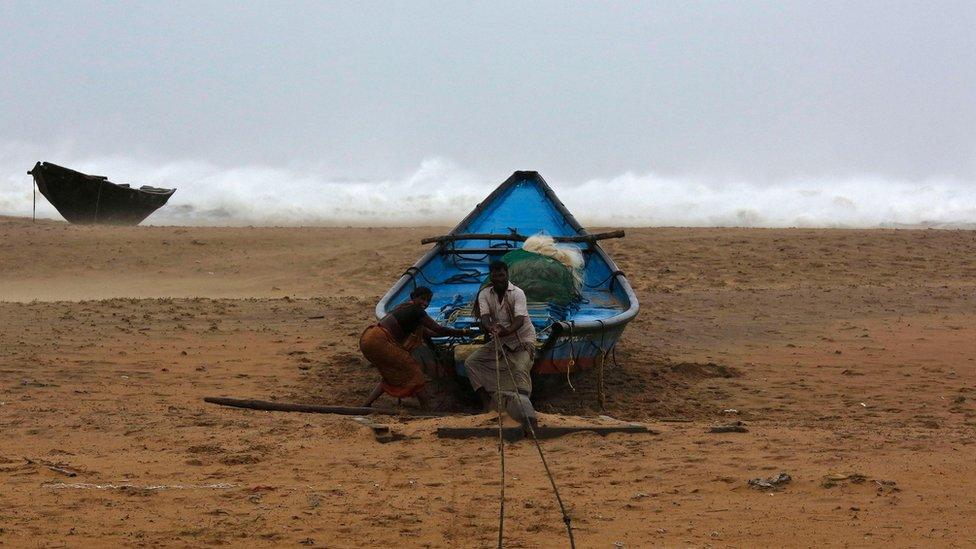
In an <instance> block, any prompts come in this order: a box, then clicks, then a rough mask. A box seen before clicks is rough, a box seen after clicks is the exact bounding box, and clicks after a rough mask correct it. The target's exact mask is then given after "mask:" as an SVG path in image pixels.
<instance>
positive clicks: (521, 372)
mask: <svg viewBox="0 0 976 549" xmlns="http://www.w3.org/2000/svg"><path fill="white" fill-rule="evenodd" d="M488 276H489V280H490V282H491V284H490V285H488V286H486V287H484V288H482V289H481V291H480V292H478V300H477V302H478V311H479V313H478V314H479V318H480V320H481V326H482V329H484V331H485V333H488V334H491V336H492V338H493V339H494V341H489V342H487V343H485V344H484V345H482V346H481V347H480V348H479V349H477V350H476V351H475V352H474V353H472V354H471V355H470V356H468V358H467V359H466V360H465V361H464V366H465V369H466V370H467V373H468V379H469V380H470V381H471V386H472V387H473V388H474V390H475V392H476V393H478V395H479V396H480V397H481V398H482V402H484V403H485V404H488V402H489V399H496V400H498V401H499V402H500V403H501V404H502V408H503V409H504V410H505V411H506V412H507V413H508V415H509V416H511V417H512V418H513V419H515V420H517V421H520V422H521V423H522V424H523V425H525V424H527V423H531V424H533V425H535V423H536V415H535V410H534V409H533V408H532V402H531V401H530V400H529V396H530V395H531V394H532V377H531V376H530V373H529V372H530V370H532V361H533V359H534V358H535V328H534V327H533V326H532V321H531V319H530V318H529V310H528V306H527V303H526V301H525V292H523V291H522V289H521V288H519V287H518V286H516V285H514V284H512V283H511V282H509V281H508V265H506V264H505V263H503V262H501V261H493V262H492V263H491V265H489V267H488ZM496 342H497V343H496ZM496 350H497V351H498V353H497V354H496ZM496 367H497V368H498V371H497V372H496ZM496 378H497V381H496ZM513 378H514V383H513Z"/></svg>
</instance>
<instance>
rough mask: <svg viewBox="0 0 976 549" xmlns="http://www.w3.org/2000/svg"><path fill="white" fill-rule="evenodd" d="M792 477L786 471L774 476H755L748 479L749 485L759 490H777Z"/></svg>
mask: <svg viewBox="0 0 976 549" xmlns="http://www.w3.org/2000/svg"><path fill="white" fill-rule="evenodd" d="M791 480H793V477H791V476H790V475H788V474H787V473H780V474H778V475H776V476H775V477H769V478H762V477H757V478H754V479H750V480H749V486H752V487H753V488H756V489H759V490H777V489H779V488H780V487H781V486H783V485H785V484H788V483H789V482H790V481H791Z"/></svg>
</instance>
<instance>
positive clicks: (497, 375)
mask: <svg viewBox="0 0 976 549" xmlns="http://www.w3.org/2000/svg"><path fill="white" fill-rule="evenodd" d="M499 353H500V354H501V356H502V358H504V359H505V366H506V367H507V368H508V375H509V376H510V377H511V379H512V386H513V387H515V386H517V383H516V381H515V374H514V373H513V372H512V363H511V362H509V360H508V355H507V354H505V349H504V348H503V347H501V346H500V345H499V344H498V339H497V338H496V339H495V409H496V410H497V412H498V445H499V448H500V450H501V469H502V488H501V504H500V505H499V518H498V547H499V549H501V547H502V532H503V530H502V526H503V523H504V519H505V442H504V438H503V436H502V410H501V404H500V402H501V400H500V399H499V393H500V392H501V391H500V389H501V383H500V381H501V373H500V370H501V367H500V364H499V360H498V355H499ZM517 400H518V405H519V408H520V409H521V410H522V417H524V418H527V417H529V416H528V414H527V413H526V410H525V405H524V404H523V403H522V399H521V398H519V399H517ZM525 426H526V427H528V429H529V435H531V436H532V441H533V442H535V448H536V450H538V452H539V459H541V460H542V466H543V467H544V468H545V470H546V476H548V477H549V484H550V485H551V486H552V491H553V493H554V494H555V495H556V503H558V504H559V511H560V512H561V513H562V514H563V523H564V524H565V525H566V534H567V535H568V536H569V547H570V549H576V540H575V539H574V538H573V525H572V519H571V518H570V517H569V514H568V513H567V512H566V506H565V505H563V499H562V498H561V497H560V496H559V488H557V487H556V479H555V478H553V476H552V471H551V470H550V469H549V463H548V462H547V461H546V456H545V454H544V453H543V452H542V444H540V443H539V439H538V437H536V436H535V429H534V428H533V427H532V422H531V421H526V422H525Z"/></svg>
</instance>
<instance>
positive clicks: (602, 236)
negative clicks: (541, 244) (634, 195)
mask: <svg viewBox="0 0 976 549" xmlns="http://www.w3.org/2000/svg"><path fill="white" fill-rule="evenodd" d="M623 237H624V231H623V230H616V231H609V232H605V233H595V234H582V235H577V236H554V237H552V239H553V240H555V241H556V242H596V241H597V240H606V239H608V238H623ZM528 238H529V237H527V236H525V235H521V234H517V233H514V234H504V233H502V234H493V233H469V234H446V235H442V236H429V237H427V238H424V239H423V240H421V241H420V243H421V244H434V243H440V242H454V241H456V240H513V241H516V242H525V241H526V240H527V239H528Z"/></svg>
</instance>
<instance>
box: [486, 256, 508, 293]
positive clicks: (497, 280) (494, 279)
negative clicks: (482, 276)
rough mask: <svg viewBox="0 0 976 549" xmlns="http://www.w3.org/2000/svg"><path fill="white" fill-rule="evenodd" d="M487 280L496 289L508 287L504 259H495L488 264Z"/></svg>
mask: <svg viewBox="0 0 976 549" xmlns="http://www.w3.org/2000/svg"><path fill="white" fill-rule="evenodd" d="M488 280H490V281H491V285H492V287H494V288H495V289H496V290H498V291H502V290H505V289H507V288H508V265H506V264H505V262H504V261H501V260H495V261H492V262H491V264H490V265H488Z"/></svg>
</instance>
